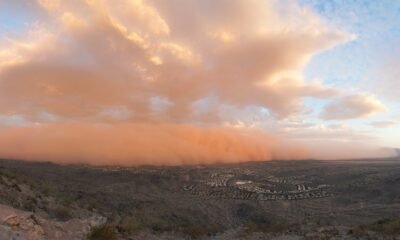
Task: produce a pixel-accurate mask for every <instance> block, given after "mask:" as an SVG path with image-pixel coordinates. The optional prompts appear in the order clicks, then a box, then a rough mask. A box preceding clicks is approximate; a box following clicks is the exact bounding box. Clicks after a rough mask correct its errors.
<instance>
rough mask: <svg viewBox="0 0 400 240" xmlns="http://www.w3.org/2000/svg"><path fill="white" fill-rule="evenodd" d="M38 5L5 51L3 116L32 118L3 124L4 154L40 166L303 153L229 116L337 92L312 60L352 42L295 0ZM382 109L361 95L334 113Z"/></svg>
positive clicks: (105, 0) (280, 111)
mask: <svg viewBox="0 0 400 240" xmlns="http://www.w3.org/2000/svg"><path fill="white" fill-rule="evenodd" d="M33 5H34V7H32V8H35V9H36V10H35V11H32V13H34V14H35V16H36V20H35V22H34V23H31V24H30V25H29V26H30V29H29V30H28V31H27V32H26V33H24V34H22V36H21V37H13V38H7V39H2V41H1V45H0V114H2V115H16V116H21V117H22V118H23V119H25V120H26V121H27V122H24V126H18V127H16V126H7V127H4V126H3V127H2V128H1V129H0V132H1V134H2V136H6V137H2V140H1V142H0V150H1V151H0V154H2V155H3V156H9V157H21V158H30V159H35V160H38V159H46V160H47V159H48V160H51V159H57V160H58V161H63V162H65V161H67V159H69V160H70V161H72V162H74V161H78V162H86V163H98V164H111V163H116V164H126V165H134V164H147V163H154V164H173V163H199V162H202V163H203V162H207V163H208V162H216V161H222V162H225V161H244V160H266V159H276V158H289V157H290V158H298V157H300V156H305V155H304V154H302V153H301V152H307V151H305V150H301V151H299V150H298V148H296V147H293V146H292V145H290V144H284V143H282V142H283V140H280V139H279V138H277V137H275V136H273V135H269V134H265V133H260V132H258V131H257V133H254V136H251V135H252V134H249V133H248V132H247V131H248V129H246V128H245V127H240V128H236V129H234V130H232V129H229V130H227V129H226V128H225V127H224V124H225V125H226V123H227V122H234V119H232V118H239V117H237V115H240V112H242V113H243V112H244V113H245V112H254V111H258V110H261V111H262V112H268V114H267V115H268V117H274V118H281V119H283V118H287V117H290V116H292V115H295V114H297V113H299V112H302V111H304V106H303V103H302V100H303V98H306V97H311V98H331V97H333V96H337V95H338V94H339V92H340V91H339V90H338V89H335V88H332V87H329V86H326V85H324V84H322V83H321V82H310V81H307V80H305V79H304V77H303V74H302V71H303V69H304V67H305V65H306V64H307V63H308V62H309V60H310V58H311V57H312V56H313V55H314V54H316V53H319V52H321V51H325V50H327V49H330V48H333V47H334V46H336V45H338V44H341V43H345V42H347V41H351V40H352V39H353V38H354V37H353V36H352V35H350V34H348V33H345V32H343V31H340V30H338V29H335V28H333V27H331V26H329V25H328V24H326V23H325V22H324V21H323V20H322V19H320V17H318V16H317V15H315V14H314V13H313V12H311V11H310V10H308V9H307V8H303V7H300V6H299V5H297V4H296V3H295V2H294V1H293V2H292V1H290V2H286V4H285V5H284V4H283V3H282V2H281V1H262V0H249V1H242V0H220V1H213V0H204V1H195V0H187V1H182V0H170V1H158V0H148V1H142V0H121V1H111V0H99V1H92V0H71V1H59V0H39V1H37V2H36V4H33ZM37 9H40V11H38V10H37ZM342 105H346V106H345V108H346V109H348V110H346V111H344V112H343V110H342V109H341V106H342ZM382 109H383V106H381V105H380V103H379V102H377V101H376V100H374V99H373V98H372V97H370V96H367V95H355V96H349V97H344V98H342V100H339V101H337V102H334V103H332V104H330V105H328V106H327V109H326V110H329V111H328V112H329V114H328V113H324V114H323V115H324V117H325V118H329V119H331V118H348V117H358V116H364V115H368V114H371V113H374V112H378V111H381V110H382ZM331 110H333V111H331ZM330 114H333V115H330ZM256 115H260V116H259V117H257V119H256V120H257V121H262V118H264V117H265V114H256ZM7 121H9V120H7ZM249 121H251V120H249ZM236 125H237V124H236ZM239 125H240V124H239ZM242 125H245V126H249V125H251V123H247V122H246V123H243V122H242V124H241V125H240V126H242ZM283 146H285V148H283ZM292 153H293V154H292ZM296 154H297V155H296Z"/></svg>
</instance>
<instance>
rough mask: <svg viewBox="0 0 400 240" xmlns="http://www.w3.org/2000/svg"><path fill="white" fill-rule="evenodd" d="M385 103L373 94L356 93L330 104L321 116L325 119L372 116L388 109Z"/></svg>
mask: <svg viewBox="0 0 400 240" xmlns="http://www.w3.org/2000/svg"><path fill="white" fill-rule="evenodd" d="M386 110H387V109H386V107H385V105H383V104H382V103H381V102H380V101H379V100H377V99H376V98H374V97H373V96H371V95H367V94H354V95H348V96H344V97H341V98H339V99H337V100H335V101H333V102H331V103H330V104H328V105H327V106H326V107H325V108H324V110H323V112H322V113H321V117H322V118H323V119H329V120H331V119H352V118H361V117H366V116H370V115H373V114H376V113H380V112H384V111H386Z"/></svg>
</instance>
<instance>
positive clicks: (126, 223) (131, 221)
mask: <svg viewBox="0 0 400 240" xmlns="http://www.w3.org/2000/svg"><path fill="white" fill-rule="evenodd" d="M142 228H143V226H142V224H141V223H140V222H139V221H138V220H137V219H136V218H134V217H132V216H125V217H123V218H122V220H121V221H120V223H119V225H118V230H119V231H121V232H126V233H134V232H137V231H140V230H141V229H142Z"/></svg>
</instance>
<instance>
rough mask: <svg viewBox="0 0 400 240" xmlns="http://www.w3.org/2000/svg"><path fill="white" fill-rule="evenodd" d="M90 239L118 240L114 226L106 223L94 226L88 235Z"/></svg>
mask: <svg viewBox="0 0 400 240" xmlns="http://www.w3.org/2000/svg"><path fill="white" fill-rule="evenodd" d="M87 239H88V240H117V235H116V234H115V231H114V228H113V227H112V226H111V225H109V224H105V225H102V226H99V227H95V228H93V229H92V230H91V231H90V233H89V234H88V237H87Z"/></svg>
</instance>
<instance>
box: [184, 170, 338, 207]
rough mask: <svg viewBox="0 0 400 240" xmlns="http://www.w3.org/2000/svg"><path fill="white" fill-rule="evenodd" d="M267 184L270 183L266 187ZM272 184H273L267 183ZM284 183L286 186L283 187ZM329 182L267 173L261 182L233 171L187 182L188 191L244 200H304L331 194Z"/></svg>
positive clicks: (186, 188)
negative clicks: (306, 181)
mask: <svg viewBox="0 0 400 240" xmlns="http://www.w3.org/2000/svg"><path fill="white" fill-rule="evenodd" d="M266 186H267V187H266ZM268 186H270V187H268ZM282 186H284V187H282ZM329 187H330V186H329V185H325V184H322V185H318V186H311V184H310V185H309V184H307V185H306V184H304V183H303V184H301V183H300V181H297V182H292V181H288V180H286V179H279V178H275V177H271V176H268V177H267V178H266V179H265V180H263V181H262V182H260V183H258V182H254V181H252V180H240V179H235V174H233V173H212V174H211V175H209V176H208V180H203V181H199V182H198V183H197V184H194V185H185V186H184V190H185V191H191V192H192V194H196V195H202V196H212V197H220V198H232V199H243V200H258V201H273V200H301V199H312V198H322V197H328V196H331V194H329V193H328V188H329Z"/></svg>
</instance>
